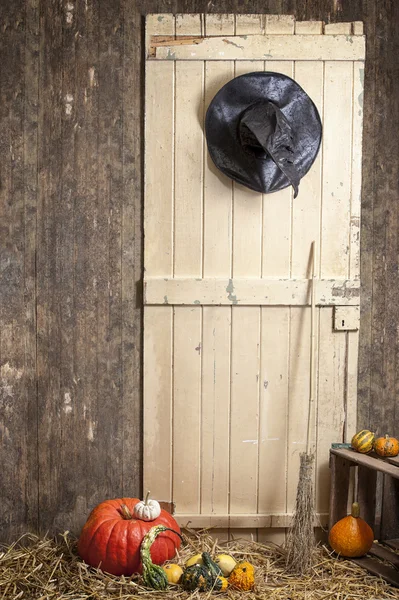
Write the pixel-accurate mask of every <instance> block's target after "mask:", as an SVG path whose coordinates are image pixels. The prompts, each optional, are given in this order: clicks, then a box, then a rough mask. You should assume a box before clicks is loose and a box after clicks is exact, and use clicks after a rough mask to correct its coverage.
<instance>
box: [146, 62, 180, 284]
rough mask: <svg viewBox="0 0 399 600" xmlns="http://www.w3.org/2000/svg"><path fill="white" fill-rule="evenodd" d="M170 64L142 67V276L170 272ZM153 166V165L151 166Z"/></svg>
mask: <svg viewBox="0 0 399 600" xmlns="http://www.w3.org/2000/svg"><path fill="white" fill-rule="evenodd" d="M173 121H174V63H173V62H172V61H171V62H167V63H162V62H157V61H148V62H147V66H146V144H145V198H146V210H145V220H144V230H145V237H144V243H145V246H144V256H145V265H146V275H151V276H157V275H164V274H171V273H172V272H173V187H174V181H173V179H174V178H173V166H174V138H173V130H174V122H173ZM154 165H156V167H155V168H154Z"/></svg>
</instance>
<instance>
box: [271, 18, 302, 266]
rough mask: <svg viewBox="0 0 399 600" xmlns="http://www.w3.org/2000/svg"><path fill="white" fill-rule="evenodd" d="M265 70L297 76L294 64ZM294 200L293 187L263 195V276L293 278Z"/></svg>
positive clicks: (276, 63) (275, 63) (278, 63)
mask: <svg viewBox="0 0 399 600" xmlns="http://www.w3.org/2000/svg"><path fill="white" fill-rule="evenodd" d="M277 25H278V21H276V22H272V23H270V27H271V32H273V31H274V29H273V27H274V26H277ZM267 33H269V31H268V30H267ZM265 71H272V72H275V73H282V74H283V75H288V77H294V63H293V62H292V61H277V60H275V61H271V60H267V61H266V63H265ZM292 197H293V196H292V187H291V186H288V187H286V188H284V189H283V190H280V191H278V192H273V194H264V195H263V245H262V246H263V247H262V277H290V262H291V215H292ZM297 199H298V198H297Z"/></svg>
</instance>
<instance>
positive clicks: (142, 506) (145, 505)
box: [134, 492, 161, 521]
mask: <svg viewBox="0 0 399 600" xmlns="http://www.w3.org/2000/svg"><path fill="white" fill-rule="evenodd" d="M149 497H150V492H147V495H146V497H145V500H141V502H137V504H136V506H135V507H134V516H135V517H136V518H137V519H140V520H141V521H153V520H154V519H156V518H158V517H159V515H160V514H161V505H160V504H159V502H157V501H156V500H150V499H149Z"/></svg>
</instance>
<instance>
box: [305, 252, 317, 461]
mask: <svg viewBox="0 0 399 600" xmlns="http://www.w3.org/2000/svg"><path fill="white" fill-rule="evenodd" d="M311 254H312V279H311V285H310V372H309V379H310V381H309V383H310V393H309V407H308V429H307V433H306V454H309V453H310V422H311V418H312V407H313V404H314V395H315V366H316V365H315V350H316V327H315V316H316V311H315V280H316V242H314V241H313V242H312V246H311Z"/></svg>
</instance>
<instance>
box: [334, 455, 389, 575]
mask: <svg viewBox="0 0 399 600" xmlns="http://www.w3.org/2000/svg"><path fill="white" fill-rule="evenodd" d="M330 469H331V494H330V514H329V528H330V529H331V527H332V526H333V525H334V523H336V522H337V521H338V520H339V519H341V518H343V517H344V516H346V515H347V513H348V506H349V505H350V502H351V497H350V495H351V491H353V484H355V487H357V499H358V502H359V504H360V512H361V517H362V518H363V519H364V520H365V521H367V523H368V524H369V525H370V527H372V529H373V531H374V535H375V539H376V541H375V543H374V544H373V546H372V548H371V550H370V552H369V554H368V555H367V556H365V557H361V558H355V559H351V560H352V561H353V562H354V563H356V564H358V565H360V566H362V567H364V568H365V569H367V570H368V571H369V572H370V573H373V574H374V575H380V576H381V577H383V578H384V579H386V580H387V581H388V582H389V583H391V584H392V585H394V586H396V587H399V570H397V569H399V554H397V553H396V552H395V550H399V459H398V458H385V459H382V458H380V457H378V456H377V455H376V454H371V455H364V454H360V453H359V452H355V451H354V450H352V449H341V448H332V449H331V450H330ZM382 561H384V562H382ZM387 563H389V564H390V565H392V566H389V565H388V564H387Z"/></svg>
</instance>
